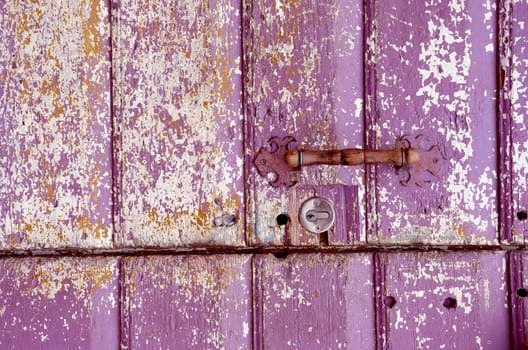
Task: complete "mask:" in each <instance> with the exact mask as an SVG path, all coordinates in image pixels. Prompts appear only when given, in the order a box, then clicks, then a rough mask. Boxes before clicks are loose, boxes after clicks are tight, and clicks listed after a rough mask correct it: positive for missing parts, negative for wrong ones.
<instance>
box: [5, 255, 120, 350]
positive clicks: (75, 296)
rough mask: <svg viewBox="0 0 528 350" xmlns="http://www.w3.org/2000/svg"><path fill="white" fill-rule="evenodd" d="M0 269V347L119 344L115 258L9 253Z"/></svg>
mask: <svg viewBox="0 0 528 350" xmlns="http://www.w3.org/2000/svg"><path fill="white" fill-rule="evenodd" d="M0 271H1V274H0V348H2V349H94V350H96V349H117V348H118V347H119V335H120V331H119V292H118V271H119V270H118V263H117V259H116V258H104V257H98V258H70V257H62V258H5V259H1V260H0Z"/></svg>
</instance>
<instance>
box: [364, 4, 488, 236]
mask: <svg viewBox="0 0 528 350" xmlns="http://www.w3.org/2000/svg"><path fill="white" fill-rule="evenodd" d="M367 18H369V19H370V22H369V33H368V40H367V42H368V43H369V46H368V51H367V61H368V63H369V65H368V71H369V73H368V79H367V89H368V96H369V101H371V103H369V108H368V126H367V127H368V146H369V147H371V148H381V147H384V146H386V145H389V144H392V143H394V140H395V138H396V137H397V136H399V135H405V134H411V135H420V134H422V135H425V136H427V137H429V138H430V142H429V147H430V146H432V145H434V144H439V145H440V148H441V149H442V150H443V151H444V153H445V156H446V158H447V161H446V163H445V167H444V172H443V174H442V176H441V177H440V179H433V181H432V183H431V184H429V185H426V186H424V187H419V186H410V187H405V186H403V185H401V184H400V180H401V179H400V178H398V176H395V175H394V174H393V170H392V169H390V168H389V167H387V166H378V167H375V168H373V170H372V172H371V173H370V175H369V181H370V185H369V192H368V199H367V203H368V206H369V223H370V224H371V225H370V227H369V229H370V232H371V233H372V235H371V236H370V240H371V241H377V242H380V243H412V242H419V243H428V244H497V243H498V235H497V230H498V220H497V216H498V215H497V213H498V208H497V199H496V198H497V197H496V191H497V180H496V179H497V172H496V164H497V159H496V131H497V125H496V119H497V118H496V101H495V100H496V94H497V92H496V83H497V73H496V70H497V65H496V64H497V60H496V56H497V52H496V40H497V39H496V21H497V15H496V5H495V3H494V2H492V1H484V2H480V1H460V0H442V1H423V2H409V1H407V0H397V1H392V0H391V1H386V0H377V1H374V2H372V3H371V4H369V10H368V14H367ZM427 178H428V179H431V176H429V177H427V176H426V179H427Z"/></svg>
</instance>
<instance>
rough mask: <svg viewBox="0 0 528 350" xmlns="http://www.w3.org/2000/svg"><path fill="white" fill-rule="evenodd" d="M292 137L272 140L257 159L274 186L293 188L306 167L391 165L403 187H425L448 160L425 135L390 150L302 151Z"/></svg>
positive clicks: (401, 139)
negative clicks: (325, 165) (297, 175)
mask: <svg viewBox="0 0 528 350" xmlns="http://www.w3.org/2000/svg"><path fill="white" fill-rule="evenodd" d="M295 143H296V141H295V138H293V137H292V136H285V137H282V138H281V137H276V136H275V137H272V138H270V139H269V140H268V145H267V146H265V147H261V148H260V149H259V150H258V151H257V153H256V155H255V158H254V165H255V167H256V168H257V171H258V173H259V174H260V175H261V176H263V177H266V178H267V179H268V182H269V184H270V185H271V186H273V187H280V186H293V185H294V184H295V183H296V182H297V180H296V173H298V172H299V170H300V169H301V168H302V167H303V166H307V165H318V164H327V165H360V164H373V163H378V164H380V163H381V164H391V165H393V166H395V167H396V169H397V172H398V173H399V174H401V176H400V179H401V180H400V182H401V183H402V184H403V185H406V186H408V185H413V184H416V185H418V186H423V185H425V184H426V183H427V182H430V180H429V179H428V177H429V176H428V175H427V174H430V175H431V176H433V177H438V176H439V175H440V173H441V170H442V167H443V164H444V163H445V161H446V160H447V158H446V156H445V154H444V152H443V151H442V149H441V147H440V144H439V143H433V144H431V142H430V141H429V139H428V138H427V137H426V136H424V135H417V136H402V137H398V138H397V140H396V146H395V147H394V149H391V150H363V149H355V148H349V149H342V150H323V151H316V150H302V149H301V150H299V149H295Z"/></svg>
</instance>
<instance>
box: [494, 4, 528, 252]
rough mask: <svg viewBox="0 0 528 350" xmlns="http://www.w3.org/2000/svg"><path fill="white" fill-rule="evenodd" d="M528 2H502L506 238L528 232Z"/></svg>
mask: <svg viewBox="0 0 528 350" xmlns="http://www.w3.org/2000/svg"><path fill="white" fill-rule="evenodd" d="M527 14H528V2H526V1H504V2H503V3H502V6H501V17H500V18H501V40H500V44H501V52H500V53H501V61H500V67H501V78H502V79H501V82H500V87H501V100H500V112H501V119H500V121H501V142H502V144H501V163H502V166H503V168H502V179H503V184H504V185H503V187H502V193H501V194H502V198H503V200H502V201H501V212H502V214H503V215H502V216H503V222H504V227H503V229H504V230H503V236H504V237H503V238H504V240H505V241H509V242H513V243H520V244H525V243H526V237H527V236H528V190H527V188H528V127H527V126H526V124H527V118H528V117H527V113H528V77H527V76H528V19H527Z"/></svg>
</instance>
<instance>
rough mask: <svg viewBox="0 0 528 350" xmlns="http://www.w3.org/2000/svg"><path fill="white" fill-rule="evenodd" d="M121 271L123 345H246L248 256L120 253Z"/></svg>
mask: <svg viewBox="0 0 528 350" xmlns="http://www.w3.org/2000/svg"><path fill="white" fill-rule="evenodd" d="M122 273H123V275H122V277H121V279H122V299H121V300H122V301H123V304H122V321H121V331H122V333H121V334H122V341H121V344H122V347H124V348H126V349H182V350H183V349H241V350H242V349H249V348H251V340H252V323H251V301H252V298H251V256H249V255H213V256H192V255H190V256H158V257H133V258H124V259H123V263H122Z"/></svg>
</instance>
